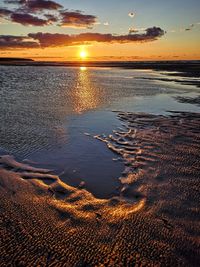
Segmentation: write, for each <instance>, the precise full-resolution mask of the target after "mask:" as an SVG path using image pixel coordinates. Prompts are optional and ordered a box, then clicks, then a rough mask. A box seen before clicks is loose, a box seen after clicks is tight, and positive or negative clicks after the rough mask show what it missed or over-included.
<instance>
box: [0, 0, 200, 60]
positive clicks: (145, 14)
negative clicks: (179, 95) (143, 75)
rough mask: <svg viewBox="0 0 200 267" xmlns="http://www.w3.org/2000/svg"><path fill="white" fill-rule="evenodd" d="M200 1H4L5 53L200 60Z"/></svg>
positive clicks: (0, 21)
mask: <svg viewBox="0 0 200 267" xmlns="http://www.w3.org/2000/svg"><path fill="white" fill-rule="evenodd" d="M199 47H200V1H199V0H190V1H186V0H169V1H161V0H135V1H132V0H123V1H119V0H109V1H108V0H101V1H99V0H73V1H72V0H65V1H64V0H55V1H47V0H5V1H4V0H0V56H1V57H25V58H33V59H35V60H60V61H63V60H81V59H82V60H83V59H84V60H86V59H87V60H168V59H169V60H178V59H200V49H199Z"/></svg>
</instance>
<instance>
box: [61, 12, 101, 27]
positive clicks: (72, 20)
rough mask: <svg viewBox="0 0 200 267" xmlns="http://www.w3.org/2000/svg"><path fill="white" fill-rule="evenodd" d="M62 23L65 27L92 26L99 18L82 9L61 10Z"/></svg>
mask: <svg viewBox="0 0 200 267" xmlns="http://www.w3.org/2000/svg"><path fill="white" fill-rule="evenodd" d="M60 15H61V23H60V25H61V26H63V27H75V28H90V27H92V26H93V25H94V24H95V23H96V20H97V18H96V17H95V16H93V15H87V14H83V13H82V12H80V11H78V10H77V11H61V12H60Z"/></svg>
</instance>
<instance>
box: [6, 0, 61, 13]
mask: <svg viewBox="0 0 200 267" xmlns="http://www.w3.org/2000/svg"><path fill="white" fill-rule="evenodd" d="M4 3H7V4H17V5H19V6H22V8H24V9H27V10H29V11H36V10H44V9H45V10H58V9H60V8H63V6H62V5H60V4H58V3H56V2H54V1H50V0H19V1H16V0H7V1H4Z"/></svg>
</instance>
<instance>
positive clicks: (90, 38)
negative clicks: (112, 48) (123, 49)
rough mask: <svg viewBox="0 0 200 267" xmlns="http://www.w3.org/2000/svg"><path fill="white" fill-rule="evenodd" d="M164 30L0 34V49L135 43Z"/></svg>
mask: <svg viewBox="0 0 200 267" xmlns="http://www.w3.org/2000/svg"><path fill="white" fill-rule="evenodd" d="M164 34H165V32H164V31H163V30H162V29H161V28H159V27H152V28H148V29H146V31H145V33H137V34H128V35H113V34H102V33H81V34H77V35H68V34H59V33H42V32H38V33H30V34H28V36H10V35H0V49H4V50H6V49H15V48H47V47H59V46H60V47H61V46H74V45H81V44H91V43H93V42H99V43H111V44H112V43H119V44H122V43H135V42H140V43H143V42H152V41H155V40H157V39H158V38H160V37H162V36H163V35H164Z"/></svg>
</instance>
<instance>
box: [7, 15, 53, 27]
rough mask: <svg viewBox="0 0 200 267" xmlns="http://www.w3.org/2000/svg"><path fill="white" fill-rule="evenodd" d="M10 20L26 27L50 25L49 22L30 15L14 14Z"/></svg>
mask: <svg viewBox="0 0 200 267" xmlns="http://www.w3.org/2000/svg"><path fill="white" fill-rule="evenodd" d="M10 18H11V21H12V22H16V23H20V24H22V25H26V26H27V25H32V26H45V25H47V24H48V23H49V20H45V19H41V18H38V17H36V16H32V15H30V14H20V13H12V15H11V17H10Z"/></svg>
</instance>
